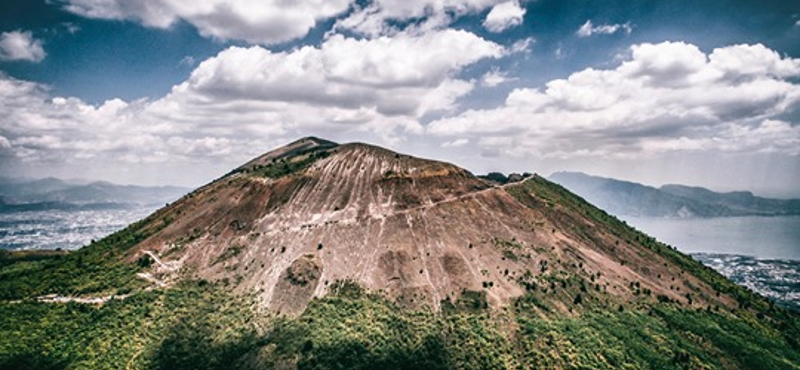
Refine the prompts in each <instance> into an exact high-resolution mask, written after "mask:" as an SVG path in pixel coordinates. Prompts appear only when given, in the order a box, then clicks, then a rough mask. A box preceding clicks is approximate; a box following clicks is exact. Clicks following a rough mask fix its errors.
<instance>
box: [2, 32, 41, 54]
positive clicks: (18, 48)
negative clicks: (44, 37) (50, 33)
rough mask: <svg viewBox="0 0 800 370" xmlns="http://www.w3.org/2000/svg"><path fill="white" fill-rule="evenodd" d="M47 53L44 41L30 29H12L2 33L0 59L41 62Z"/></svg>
mask: <svg viewBox="0 0 800 370" xmlns="http://www.w3.org/2000/svg"><path fill="white" fill-rule="evenodd" d="M46 55H47V53H45V51H44V48H42V41H41V40H37V39H35V38H33V35H32V34H31V33H30V32H28V31H25V32H23V31H11V32H3V33H1V34H0V60H25V61H29V62H41V61H42V59H44V57H45V56H46Z"/></svg>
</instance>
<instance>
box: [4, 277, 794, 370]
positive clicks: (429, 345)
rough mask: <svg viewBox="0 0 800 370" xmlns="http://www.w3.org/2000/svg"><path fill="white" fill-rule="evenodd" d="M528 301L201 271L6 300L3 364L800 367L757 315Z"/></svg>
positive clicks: (787, 345)
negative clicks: (298, 300) (264, 299)
mask: <svg viewBox="0 0 800 370" xmlns="http://www.w3.org/2000/svg"><path fill="white" fill-rule="evenodd" d="M534 305H542V303H541V302H539V301H537V300H536V299H533V298H531V297H528V296H525V297H522V298H521V299H520V300H518V302H517V303H516V304H515V305H514V307H510V308H509V309H507V310H502V311H488V310H485V309H481V308H478V309H461V308H458V307H457V305H454V307H453V308H451V309H449V310H445V311H443V312H442V313H440V314H433V313H431V312H428V311H409V310H402V309H399V308H398V307H397V306H395V305H394V304H393V303H391V302H388V301H387V300H385V299H383V298H382V297H380V296H377V295H373V294H368V293H365V292H363V291H362V290H361V289H360V288H358V287H357V286H355V285H353V284H349V283H341V284H340V285H339V286H338V288H337V289H336V290H335V293H334V294H332V295H329V296H327V297H326V298H323V299H319V300H315V301H313V302H312V304H311V305H310V306H309V308H308V309H307V310H306V311H305V312H304V313H303V314H302V315H301V316H299V317H296V318H285V317H269V316H261V317H257V316H256V315H254V314H253V312H252V311H250V310H249V307H250V305H249V304H248V302H247V301H246V299H244V298H241V297H240V298H234V297H231V296H229V295H227V294H226V293H223V292H222V290H221V289H219V288H218V287H216V286H214V285H212V284H207V283H203V282H193V283H184V284H181V285H180V286H177V287H174V288H172V289H169V290H164V291H151V292H144V293H140V294H137V295H135V296H133V297H131V298H128V299H126V300H124V301H110V302H109V303H107V304H105V305H103V306H101V307H96V306H89V305H83V304H76V303H69V304H48V303H38V302H21V303H8V302H5V303H2V304H0V315H2V317H3V318H4V319H3V320H2V323H0V368H2V369H173V370H180V369H231V368H243V369H260V368H263V369H273V368H298V369H375V368H380V369H523V368H554V369H619V368H625V369H753V368H759V369H793V368H800V352H798V348H797V347H796V344H792V343H790V342H789V341H787V340H785V339H784V336H783V335H782V332H781V331H780V329H779V328H776V327H774V326H772V325H770V323H769V322H768V321H765V320H762V321H759V320H748V319H746V318H742V317H739V316H736V315H733V314H731V313H728V312H710V311H705V310H687V309H683V308H681V307H678V306H675V305H672V304H662V305H657V306H654V307H630V306H623V307H621V308H618V309H615V310H602V309H596V308H588V309H585V310H584V311H582V312H581V313H580V314H575V315H566V316H563V315H562V316H548V315H540V314H539V313H540V312H541V309H540V307H534ZM577 305H579V304H577ZM545 306H546V304H545Z"/></svg>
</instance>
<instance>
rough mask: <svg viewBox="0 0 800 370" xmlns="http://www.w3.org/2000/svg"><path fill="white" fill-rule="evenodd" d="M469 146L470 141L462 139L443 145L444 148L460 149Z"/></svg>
mask: <svg viewBox="0 0 800 370" xmlns="http://www.w3.org/2000/svg"><path fill="white" fill-rule="evenodd" d="M467 144H469V139H464V138H461V139H455V140H453V141H446V142H444V143H442V148H458V147H461V146H464V145H467Z"/></svg>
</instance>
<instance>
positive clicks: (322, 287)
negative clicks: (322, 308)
mask: <svg viewBox="0 0 800 370" xmlns="http://www.w3.org/2000/svg"><path fill="white" fill-rule="evenodd" d="M151 220H152V221H150V223H151V225H146V226H145V228H148V227H149V228H152V229H154V230H155V229H159V231H158V232H155V233H153V234H152V235H151V236H150V237H149V238H147V239H146V240H144V241H143V242H140V243H138V244H137V245H136V246H135V247H134V248H131V249H130V250H129V252H128V253H129V257H128V258H129V260H131V261H133V260H135V259H139V258H142V256H146V254H145V253H154V254H155V255H157V256H160V258H161V259H162V260H163V261H165V263H166V264H167V265H169V266H170V267H169V268H165V267H164V265H163V264H153V265H152V267H151V268H150V271H149V273H151V274H152V275H153V276H155V277H156V278H159V279H183V278H186V277H192V278H202V279H207V280H211V281H222V282H224V283H225V284H226V285H228V286H229V287H230V288H232V289H233V290H234V291H236V292H239V293H245V294H249V293H255V295H256V296H257V297H258V300H259V302H261V306H262V307H267V308H269V309H271V310H276V311H279V312H283V313H291V314H297V313H300V312H301V311H302V310H303V309H304V308H305V306H306V304H307V303H308V301H309V300H311V299H312V298H313V297H321V296H324V295H326V294H327V293H329V290H330V289H331V287H332V286H333V284H332V283H334V282H336V281H340V280H350V281H354V282H356V283H358V284H359V285H361V286H363V287H365V288H367V289H368V290H370V291H373V292H379V293H381V294H383V295H385V296H386V297H388V298H389V299H391V300H393V301H395V302H397V303H399V304H400V305H401V306H406V307H413V308H419V307H423V306H428V307H430V308H432V309H434V310H439V309H440V308H441V305H442V303H443V302H459V299H460V298H461V297H462V295H463V294H465V293H468V292H469V294H470V297H471V296H472V294H473V293H478V294H479V295H482V294H485V300H486V301H487V302H488V304H489V305H490V306H492V307H503V306H506V305H508V304H509V303H510V302H512V299H513V298H516V297H519V296H521V295H522V294H523V293H524V292H525V291H526V290H534V291H535V290H536V287H540V288H541V289H540V291H544V292H547V290H548V289H549V290H550V292H551V295H550V296H548V298H547V299H548V301H553V302H555V303H556V306H557V307H558V309H559V310H561V311H564V312H567V311H569V310H570V309H571V308H570V306H572V305H573V302H575V301H576V300H592V301H594V302H597V303H598V304H602V305H607V306H609V307H611V306H614V305H616V304H617V303H619V302H631V301H635V302H638V301H642V302H646V301H655V300H657V299H661V300H673V301H678V302H682V303H684V304H689V305H694V306H697V307H706V306H722V307H734V306H735V305H736V304H737V302H736V300H735V297H731V296H728V295H726V294H720V293H719V291H720V290H723V292H722V293H724V289H721V286H719V284H718V282H717V281H716V279H718V276H716V275H714V274H712V273H710V272H708V271H704V270H703V269H702V268H699V267H697V266H695V265H696V264H694V265H691V266H692V267H693V268H699V269H700V271H701V272H702V274H701V275H703V276H696V274H692V273H690V272H687V271H686V270H687V266H686V264H687V263H690V264H691V262H690V261H688V260H687V259H686V258H685V257H683V256H681V255H679V254H678V253H676V252H674V251H672V250H671V249H669V248H668V247H666V246H663V245H660V244H658V243H655V242H654V241H653V240H652V239H651V238H648V237H646V236H644V235H641V234H638V233H636V232H634V231H632V230H631V229H629V228H627V227H624V225H621V224H619V223H618V222H617V221H616V220H614V219H612V218H611V217H609V216H607V215H606V214H605V213H603V212H601V211H598V210H597V209H595V208H593V207H591V206H589V205H588V204H586V203H585V202H583V201H582V200H581V199H580V198H577V197H575V196H573V195H572V194H570V193H568V192H566V191H564V190H563V189H562V188H560V187H558V186H556V185H553V184H551V183H549V182H547V181H546V180H544V179H542V178H540V177H538V176H535V175H534V176H532V177H529V178H526V179H524V180H523V181H520V182H518V183H511V184H507V185H504V186H497V185H494V184H492V183H490V182H487V181H485V180H482V179H479V178H477V177H475V176H473V175H472V174H471V173H469V172H468V171H466V170H464V169H461V168H458V167H456V166H454V165H451V164H447V163H442V162H436V161H431V160H425V159H420V158H415V157H411V156H407V155H403V154H398V153H394V152H391V151H389V150H386V149H382V148H378V147H374V146H370V145H366V144H345V145H337V144H335V143H332V142H329V141H325V140H321V139H317V138H305V139H301V140H299V141H296V142H293V143H291V144H289V145H287V146H285V147H282V148H279V149H276V150H274V151H271V152H269V153H267V154H265V155H263V156H261V157H258V158H256V159H254V160H252V161H250V162H249V163H247V164H245V165H243V166H242V167H240V168H238V169H236V170H234V171H232V172H231V173H230V174H228V175H226V176H224V177H223V178H221V179H219V180H217V181H215V182H213V183H211V184H209V185H207V186H205V187H203V188H201V189H199V190H197V191H195V192H193V193H191V194H189V195H187V196H186V197H184V198H183V199H181V200H180V201H178V202H175V203H174V204H172V205H170V206H169V207H166V208H165V209H162V210H161V211H159V213H158V214H157V215H156V217H151ZM145 258H147V257H145ZM706 275H707V276H706ZM567 287H572V289H566V288H567ZM578 295H580V296H581V297H579V298H578V297H577V296H578Z"/></svg>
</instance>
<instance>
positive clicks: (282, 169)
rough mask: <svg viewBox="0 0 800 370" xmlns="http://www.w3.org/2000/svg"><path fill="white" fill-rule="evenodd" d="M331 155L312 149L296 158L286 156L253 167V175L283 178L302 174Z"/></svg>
mask: <svg viewBox="0 0 800 370" xmlns="http://www.w3.org/2000/svg"><path fill="white" fill-rule="evenodd" d="M330 154H331V153H330V151H328V150H325V149H322V148H312V149H310V150H308V151H305V152H301V153H297V154H295V155H294V156H285V157H283V158H280V159H275V160H273V161H272V162H271V163H267V164H264V165H258V166H255V167H253V169H252V171H251V174H252V175H255V176H263V177H269V178H273V179H277V178H281V177H284V176H287V175H290V174H293V173H297V172H300V171H302V170H304V169H306V168H307V167H308V166H310V165H312V164H313V163H314V162H316V161H318V160H320V159H322V158H325V157H327V156H329V155H330Z"/></svg>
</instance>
